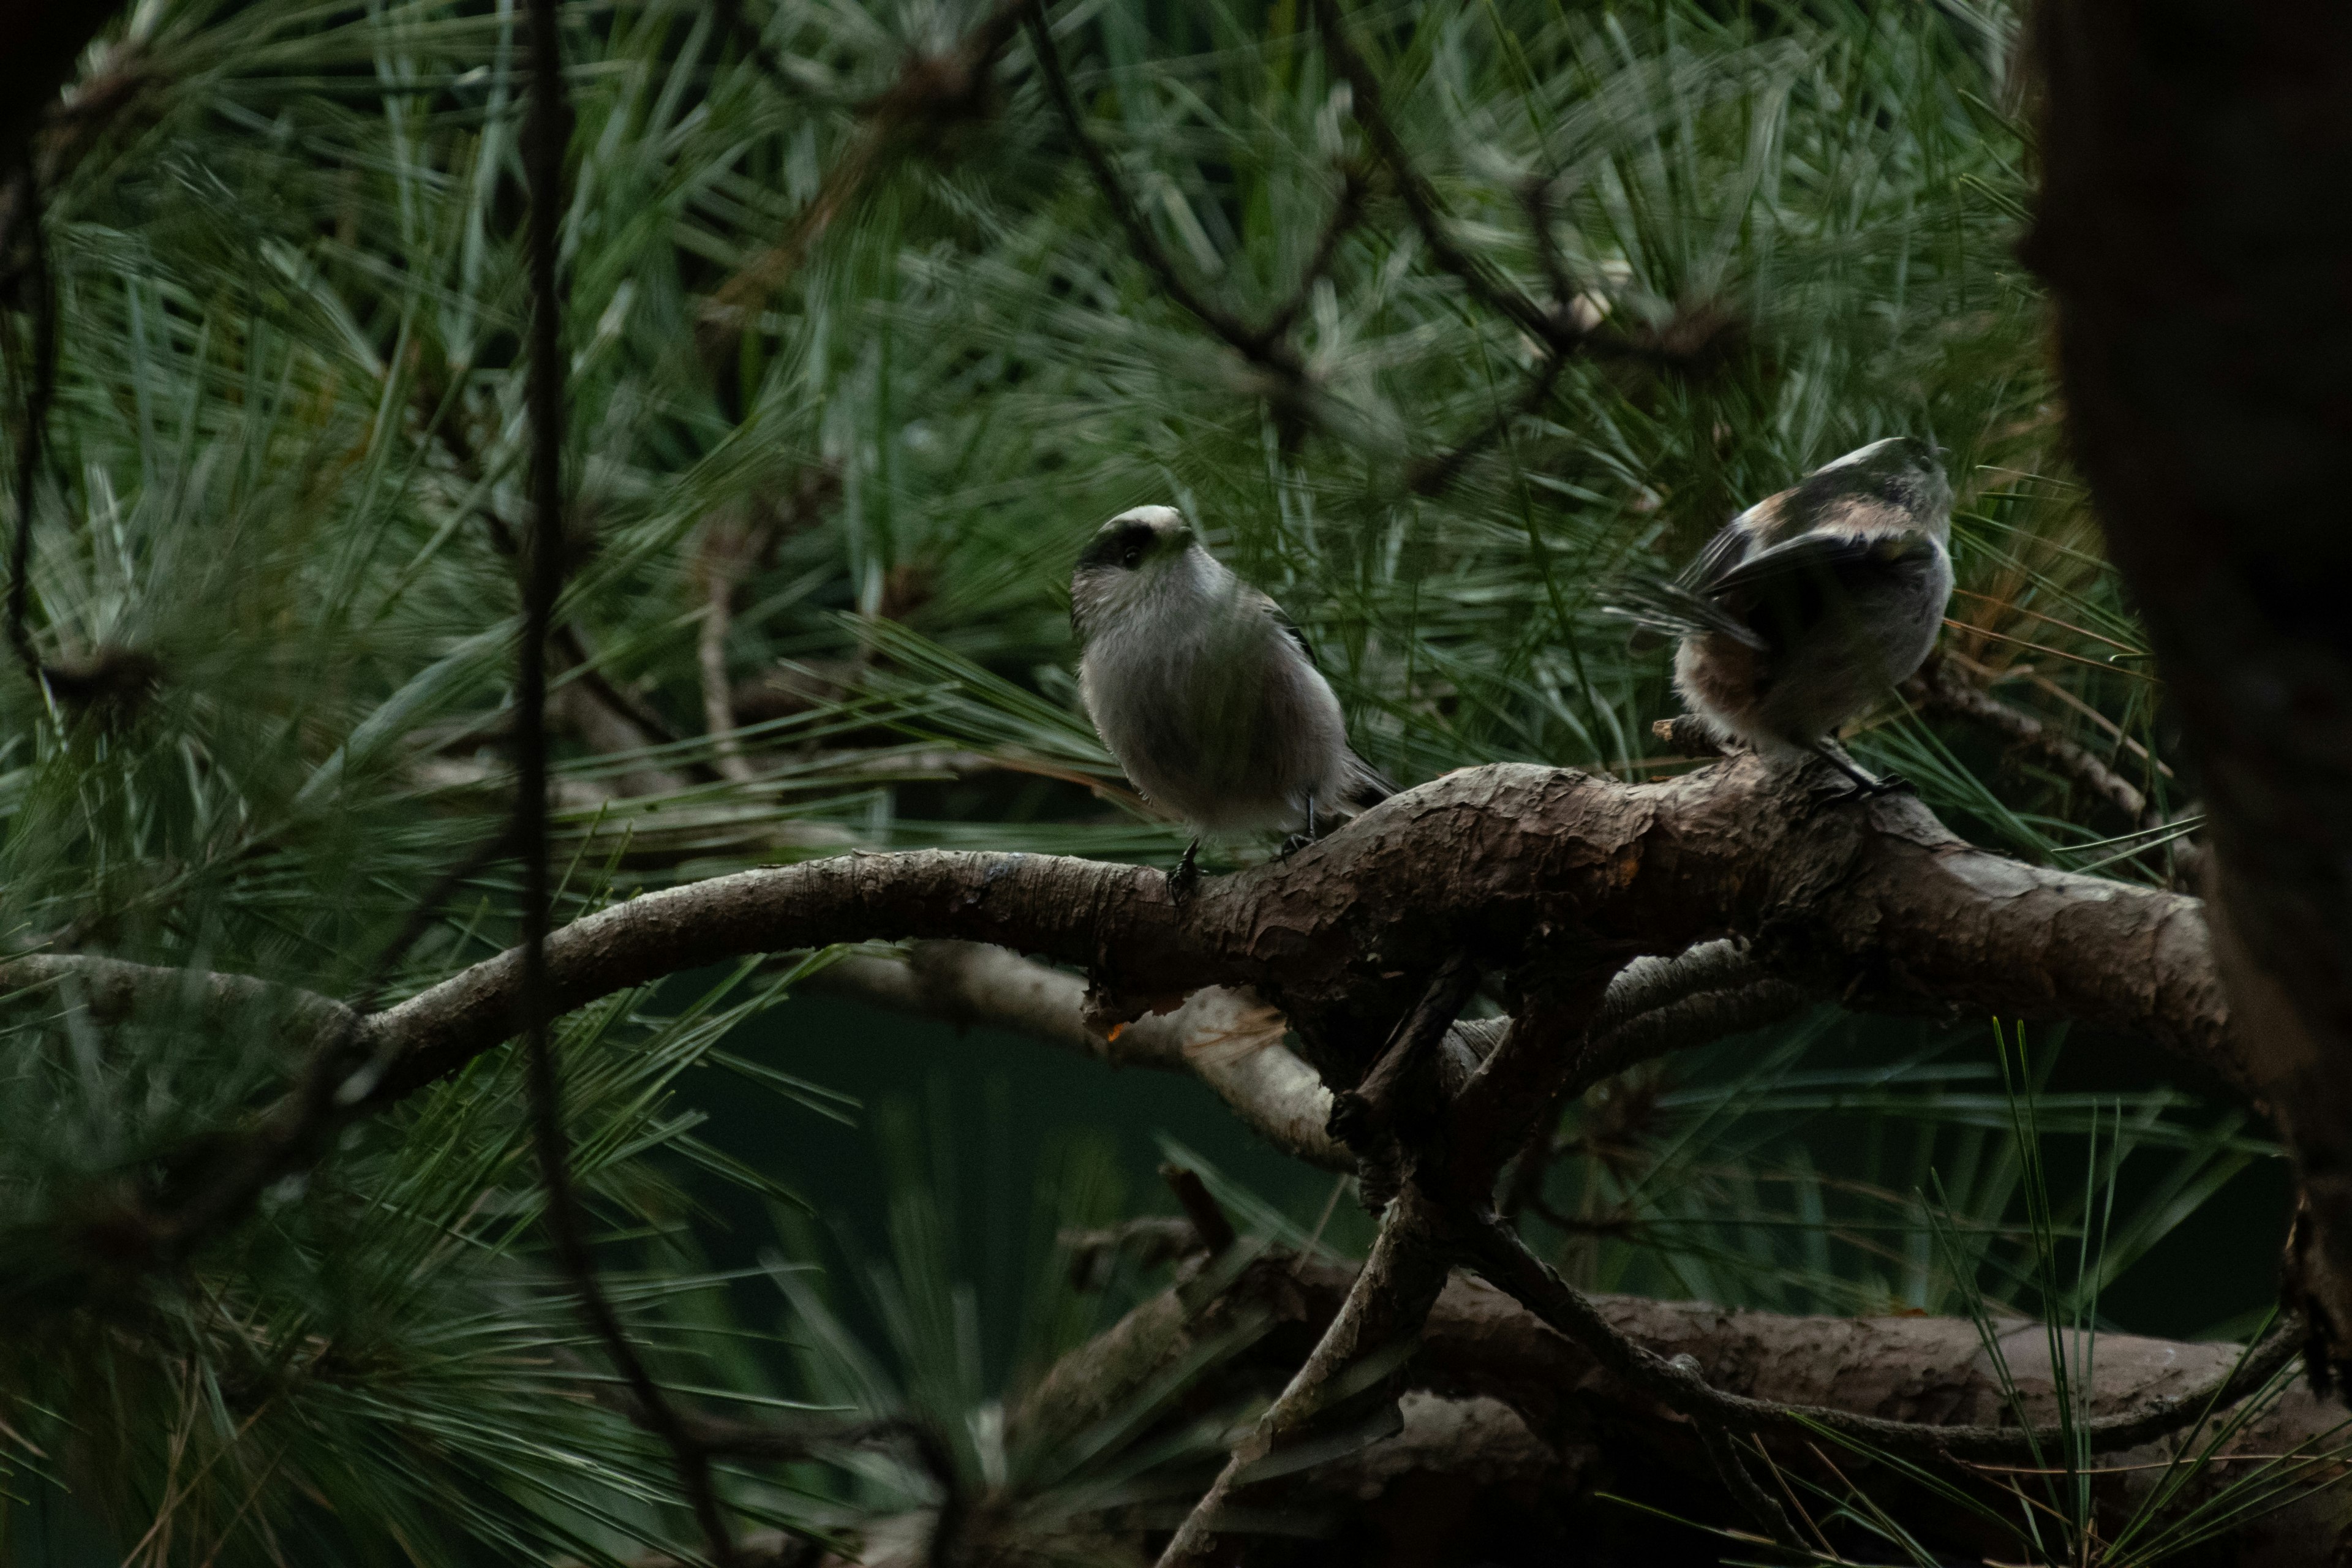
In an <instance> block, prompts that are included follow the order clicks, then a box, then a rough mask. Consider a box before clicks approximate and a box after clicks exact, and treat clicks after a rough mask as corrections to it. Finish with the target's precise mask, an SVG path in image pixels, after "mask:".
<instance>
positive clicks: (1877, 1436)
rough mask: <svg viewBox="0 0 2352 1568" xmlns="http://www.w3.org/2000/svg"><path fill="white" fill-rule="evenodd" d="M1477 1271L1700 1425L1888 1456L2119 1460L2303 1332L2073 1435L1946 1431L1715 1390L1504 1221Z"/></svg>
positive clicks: (2247, 1389)
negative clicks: (2121, 1452)
mask: <svg viewBox="0 0 2352 1568" xmlns="http://www.w3.org/2000/svg"><path fill="white" fill-rule="evenodd" d="M1466 1234H1467V1238H1468V1241H1469V1246H1470V1250H1471V1256H1472V1258H1473V1259H1474V1261H1475V1266H1476V1268H1477V1269H1478V1272H1479V1273H1480V1274H1482V1275H1483V1276H1485V1277H1486V1279H1487V1280H1488V1281H1490V1282H1491V1283H1492V1284H1494V1285H1495V1287H1496V1289H1500V1290H1503V1291H1505V1292H1506V1293H1507V1294H1508V1295H1510V1296H1511V1297H1512V1298H1514V1299H1515V1300H1517V1301H1518V1302H1519V1303H1520V1304H1521V1305H1522V1306H1524V1307H1526V1308H1527V1309H1528V1310H1529V1311H1531V1312H1533V1313H1535V1315H1536V1316H1537V1317H1538V1318H1540V1319H1542V1320H1543V1321H1544V1322H1546V1323H1547V1324H1549V1326H1550V1327H1552V1328H1553V1329H1555V1330H1557V1331H1559V1332H1560V1333H1563V1334H1566V1335H1567V1336H1568V1337H1569V1338H1570V1339H1572V1340H1574V1341H1575V1342H1577V1343H1579V1344H1580V1345H1582V1346H1583V1347H1584V1348H1585V1350H1586V1351H1588V1352H1591V1355H1592V1357H1593V1359H1594V1360H1596V1361H1598V1362H1599V1363H1601V1365H1603V1366H1605V1367H1607V1368H1608V1369H1609V1371H1610V1372H1611V1373H1612V1374H1613V1375H1615V1376H1617V1377H1619V1378H1622V1379H1623V1380H1624V1381H1625V1382H1626V1383H1627V1384H1631V1385H1632V1386H1633V1387H1635V1388H1638V1389H1640V1390H1642V1391H1643V1393H1645V1394H1650V1395H1651V1396H1652V1397H1654V1398H1655V1399H1657V1400H1659V1401H1660V1402H1662V1403H1664V1405H1668V1406H1670V1407H1671V1408H1673V1409H1675V1410H1676V1411H1679V1412H1680V1413H1682V1414H1683V1415H1686V1416H1688V1417H1690V1418H1691V1419H1692V1420H1694V1421H1711V1422H1714V1423H1716V1424H1717V1425H1718V1426H1724V1427H1727V1428H1729V1429H1730V1430H1732V1431H1735V1432H1769V1431H1780V1432H1784V1433H1788V1434H1790V1435H1795V1436H1803V1435H1806V1434H1809V1433H1815V1432H1819V1431H1821V1430H1828V1431H1832V1432H1836V1433H1838V1434H1839V1435H1841V1436H1846V1437H1850V1438H1853V1440H1854V1441H1856V1442H1858V1443H1862V1444H1866V1445H1870V1446H1872V1447H1879V1448H1884V1449H1886V1450H1889V1451H1891V1452H1895V1453H1904V1454H1911V1455H1915V1456H1918V1457H1923V1458H1958V1459H1975V1460H2010V1461H2015V1462H2031V1463H2034V1464H2040V1463H2042V1462H2043V1460H2044V1458H2045V1457H2046V1456H2048V1455H2052V1454H2056V1453H2063V1452H2064V1451H2065V1450H2064V1445H2065V1444H2066V1443H2068V1442H2069V1441H2074V1442H2076V1443H2080V1444H2084V1445H2087V1451H2088V1452H2091V1453H2112V1452H2114V1451H2115V1450H2116V1449H2119V1448H2134V1447H2138V1446H2140V1445H2141V1444H2143V1443H2151V1442H2154V1441H2155V1440H2156V1439H2158V1438H2159V1437H2163V1436H2169V1435H2170V1434H2172V1433H2175V1432H2178V1431H2180V1430H2181V1429H2183V1428H2184V1427H2189V1426H2195V1425H2197V1424H2198V1423H2199V1422H2200V1421H2202V1420H2203V1419H2205V1417H2206V1416H2208V1415H2213V1414H2215V1413H2217V1412H2219V1411H2221V1410H2224V1409H2227V1408H2228V1407H2229V1406H2231V1405H2235V1404H2237V1403H2238V1402H2239V1401H2240V1400H2242V1399H2244V1398H2245V1397H2246V1396H2247V1395H2249V1394H2253V1393H2254V1392H2256V1391H2257V1390H2259V1389H2261V1388H2262V1387H2263V1386H2264V1385H2265V1384H2268V1383H2269V1382H2270V1381H2271V1380H2272V1379H2273V1378H2274V1377H2275V1376H2277V1375H2278V1373H2279V1372H2280V1370H2281V1369H2283V1368H2284V1367H2285V1366H2286V1364H2287V1363H2289V1362H2292V1361H2293V1360H2294V1358H2295V1356H2296V1354H2297V1353H2298V1352H2300V1350H2301V1349H2302V1330H2301V1327H2300V1325H2298V1324H2295V1323H2293V1322H2288V1323H2283V1324H2281V1325H2280V1326H2279V1327H2278V1328H2277V1329H2276V1330H2274V1331H2273V1332H2272V1334H2271V1336H2270V1337H2269V1338H2268V1339H2267V1340H2265V1341H2264V1342H2263V1343H2262V1344H2261V1345H2259V1346H2257V1347H2255V1349H2254V1350H2253V1351H2252V1352H2250V1353H2249V1354H2247V1355H2246V1356H2245V1357H2244V1358H2243V1359H2242V1361H2240V1362H2239V1363H2237V1364H2236V1365H2235V1366H2233V1367H2231V1369H2230V1370H2229V1371H2228V1372H2226V1373H2223V1374H2222V1375H2221V1376H2220V1377H2218V1378H2217V1379H2215V1380H2214V1381H2213V1382H2212V1383H2211V1384H2207V1385H2206V1386H2204V1387H2201V1388H2198V1389H2193V1390H2190V1391H2189V1393H2187V1394H2182V1395H2180V1396H2179V1397H2178V1398H2176V1399H2169V1400H2166V1401H2163V1402H2160V1403H2158V1405H2155V1406H2153V1407H2151V1408H2149V1409H2147V1410H2142V1411H2137V1412H2134V1413H2132V1414H2129V1415H2106V1416H2102V1417H2099V1418H2098V1419H2096V1420H2093V1421H2089V1422H2085V1423H2082V1424H2080V1425H2078V1426H2075V1427H2074V1430H2073V1432H2072V1434H2071V1435H2070V1434H2069V1432H2068V1431H2067V1429H2065V1428H2063V1427H2061V1426H2043V1427H2031V1428H2029V1427H2006V1426H1957V1427H1956V1426H1930V1425H1927V1424H1924V1423H1919V1422H1911V1421H1887V1420H1884V1419H1881V1418H1879V1417H1877V1416H1873V1415H1856V1414H1855V1413H1853V1412H1852V1411H1848V1410H1841V1409H1834V1408H1832V1407H1829V1406H1825V1405H1813V1406H1800V1405H1782V1404H1779V1403H1776V1402H1774V1401H1771V1400H1765V1399H1755V1398H1751V1397H1749V1396H1748V1395H1745V1394H1726V1393H1724V1392H1722V1391H1721V1390H1719V1389H1716V1388H1713V1387H1710V1386H1709V1385H1708V1384H1707V1382H1706V1378H1705V1377H1704V1376H1702V1375H1701V1374H1700V1373H1699V1370H1698V1365H1697V1363H1696V1361H1695V1360H1690V1361H1685V1358H1681V1357H1676V1358H1675V1359H1673V1360H1669V1359H1668V1358H1666V1357H1664V1356H1662V1355H1660V1354H1658V1353H1657V1352H1655V1351H1653V1350H1651V1349H1649V1348H1648V1347H1647V1346H1645V1345H1643V1344H1640V1343H1638V1342H1635V1341H1634V1340H1633V1339H1632V1338H1630V1337H1629V1336H1627V1335H1626V1334H1624V1333H1622V1332H1621V1331H1619V1330H1618V1329H1617V1328H1616V1326H1615V1325H1614V1324H1612V1323H1611V1322H1610V1321H1609V1320H1608V1319H1607V1317H1606V1316H1604V1315H1603V1314H1602V1313H1601V1310H1600V1309H1599V1308H1597V1307H1596V1306H1594V1304H1593V1303H1592V1300H1591V1298H1589V1297H1587V1296H1586V1295H1585V1294H1584V1293H1583V1292H1582V1291H1580V1290H1579V1289H1576V1288H1575V1287H1574V1286H1572V1285H1570V1284H1569V1283H1568V1282H1567V1281H1566V1280H1564V1279H1560V1277H1559V1275H1557V1274H1555V1273H1553V1272H1552V1270H1551V1268H1549V1266H1548V1265H1546V1264H1545V1263H1544V1262H1543V1261H1542V1260H1541V1259H1539V1258H1537V1257H1536V1256H1535V1254H1533V1253H1532V1252H1529V1251H1528V1248H1527V1245H1526V1244H1525V1243H1524V1242H1522V1241H1521V1240H1520V1239H1519V1238H1518V1237H1517V1235H1516V1234H1515V1233H1514V1232H1512V1231H1511V1230H1510V1229H1509V1227H1507V1226H1505V1225H1503V1224H1502V1223H1501V1222H1500V1221H1498V1220H1494V1219H1491V1218H1490V1219H1487V1220H1485V1221H1482V1222H1479V1223H1477V1224H1476V1225H1475V1226H1474V1227H1467V1229H1466Z"/></svg>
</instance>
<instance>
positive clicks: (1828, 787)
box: [1813, 773, 1919, 805]
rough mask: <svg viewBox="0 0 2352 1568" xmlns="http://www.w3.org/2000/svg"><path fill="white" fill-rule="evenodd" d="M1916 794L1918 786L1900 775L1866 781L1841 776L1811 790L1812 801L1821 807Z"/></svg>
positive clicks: (1889, 775)
mask: <svg viewBox="0 0 2352 1568" xmlns="http://www.w3.org/2000/svg"><path fill="white" fill-rule="evenodd" d="M1918 793H1919V786H1918V785H1917V784H1913V783H1912V782H1911V781H1910V780H1909V779H1906V778H1905V777H1904V776H1903V775H1902V774H1901V773H1883V774H1881V775H1880V776H1879V777H1877V778H1874V779H1870V780H1868V781H1864V780H1862V779H1854V778H1845V777H1843V776H1841V777H1838V778H1835V779H1829V780H1824V781H1823V782H1822V784H1818V785H1816V786H1815V787H1814V790H1813V795H1814V799H1815V800H1816V801H1817V802H1819V804H1821V805H1844V804H1845V803H1846V802H1848V801H1851V800H1875V799H1877V798H1878V797H1879V796H1880V795H1917V794H1918Z"/></svg>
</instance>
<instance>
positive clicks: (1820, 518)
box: [1606, 436, 1952, 795]
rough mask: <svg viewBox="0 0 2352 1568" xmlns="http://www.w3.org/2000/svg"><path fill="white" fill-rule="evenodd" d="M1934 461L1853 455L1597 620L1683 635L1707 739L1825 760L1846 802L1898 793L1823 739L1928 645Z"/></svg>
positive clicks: (1796, 758)
mask: <svg viewBox="0 0 2352 1568" xmlns="http://www.w3.org/2000/svg"><path fill="white" fill-rule="evenodd" d="M1937 459H1938V454H1937V450H1936V448H1935V447H1932V446H1930V445H1929V444H1928V443H1927V442H1925V441H1920V440H1916V439H1915V438H1913V437H1908V436H1892V437H1887V438H1886V439H1885V440H1884V441H1874V442H1872V443H1871V444H1870V445H1869V446H1867V447H1860V448H1858V449H1856V450H1854V451H1852V452H1848V453H1847V454H1846V455H1845V456H1844V457H1843V458H1838V459H1837V460H1836V461H1834V462H1831V463H1825V464H1823V465H1822V467H1820V468H1816V469H1814V470H1813V471H1812V472H1811V473H1810V474H1808V475H1806V476H1805V477H1804V479H1801V481H1799V482H1798V483H1797V484H1796V485H1795V486H1794V487H1792V488H1791V489H1785V490H1782V491H1781V492H1780V494H1778V495H1776V496H1771V497H1769V498H1768V499H1766V500H1760V501H1758V502H1757V503H1756V504H1755V505H1754V506H1751V507H1749V508H1748V510H1746V511H1743V512H1741V513H1740V514H1739V515H1738V517H1735V518H1733V519H1732V520H1731V521H1729V522H1728V523H1727V524H1725V525H1724V527H1723V530H1722V531H1720V532H1719V533H1717V535H1716V536H1715V538H1714V539H1713V540H1711V541H1709V542H1708V543H1707V546H1706V549H1705V550H1703V551H1701V552H1699V556H1698V559H1697V560H1696V561H1694V562H1692V563H1691V564H1690V566H1689V567H1688V568H1687V569H1685V571H1684V572H1683V574H1682V575H1680V576H1679V577H1675V578H1673V579H1671V580H1669V579H1667V578H1664V577H1662V576H1654V575H1650V576H1644V575H1638V574H1637V575H1633V576H1630V577H1628V578H1627V579H1625V580H1624V582H1623V583H1622V584H1621V586H1620V589H1619V598H1620V602H1619V603H1618V604H1615V605H1611V606H1609V607H1608V610H1607V612H1606V613H1608V614H1611V615H1614V616H1622V617H1624V618H1625V619H1628V620H1631V621H1634V622H1636V623H1638V624H1639V625H1640V626H1642V627H1643V628H1644V629H1645V630H1646V631H1648V632H1651V633H1654V634H1663V635H1664V636H1666V637H1680V638H1681V639H1682V647H1681V649H1680V651H1679V652H1677V653H1676V654H1675V689H1676V690H1677V691H1679V692H1680V693H1681V694H1682V698H1683V700H1684V702H1685V704H1686V705H1688V707H1689V708H1690V710H1691V711H1692V712H1693V713H1695V714H1696V715H1697V716H1698V717H1699V718H1700V719H1701V720H1703V721H1706V724H1707V725H1708V726H1709V727H1710V728H1711V729H1713V730H1714V731H1715V732H1716V734H1717V737H1718V738H1720V739H1727V740H1738V741H1744V742H1747V743H1748V745H1749V746H1751V747H1753V748H1754V749H1755V750H1756V751H1758V752H1761V753H1762V754H1763V755H1765V756H1766V757H1768V758H1771V759H1774V760H1776V761H1780V762H1784V763H1795V762H1801V761H1804V760H1806V759H1807V758H1809V757H1816V756H1817V757H1820V758H1822V759H1823V760H1824V761H1826V762H1828V763H1830V764H1831V765H1832V766H1833V767H1835V768H1837V769H1838V771H1839V772H1841V773H1844V774H1845V775H1846V777H1847V778H1848V779H1850V780H1852V781H1853V785H1854V788H1853V794H1855V795H1876V794H1879V793H1881V792H1882V791H1885V790H1889V789H1899V788H1903V787H1905V786H1904V784H1903V781H1902V780H1901V779H1899V778H1896V777H1895V776H1894V775H1893V774H1889V775H1888V776H1887V777H1885V778H1884V779H1874V778H1872V777H1870V776H1869V775H1868V774H1867V773H1864V772H1863V771H1862V770H1861V769H1859V768H1857V767H1855V766H1854V765H1853V763H1852V762H1851V761H1849V760H1847V759H1846V758H1845V757H1844V756H1843V755H1841V754H1840V752H1839V751H1838V749H1837V748H1836V747H1835V746H1833V745H1832V744H1831V743H1830V737H1831V736H1832V734H1833V733H1834V732H1835V731H1836V730H1837V728H1838V726H1839V725H1841V724H1843V723H1844V722H1845V721H1847V720H1848V719H1851V718H1853V716H1854V715H1855V714H1857V713H1859V712H1861V711H1862V710H1864V709H1865V708H1868V707H1869V706H1870V705H1871V704H1872V703H1873V702H1874V701H1876V700H1878V699H1879V698H1880V697H1881V696H1883V695H1884V694H1885V692H1886V690H1887V689H1889V688H1890V687H1893V686H1894V685H1895V684H1896V683H1897V682H1898V681H1901V680H1903V679H1906V677H1908V676H1909V675H1910V674H1911V672H1912V671H1913V670H1915V669H1916V668H1919V664H1920V661H1921V660H1923V659H1925V658H1927V650H1928V649H1929V648H1931V647H1934V646H1935V643H1936V633H1937V629H1938V628H1939V627H1940V626H1942V624H1943V616H1944V604H1945V601H1946V600H1948V599H1949V598H1950V597H1951V594H1952V558H1951V555H1950V552H1949V551H1948V548H1947V545H1948V541H1949V540H1950V538H1951V531H1952V487H1951V484H1950V482H1949V481H1948V479H1945V477H1944V470H1943V466H1942V464H1941V463H1940V462H1939V461H1938V460H1937ZM1636 640H1637V644H1638V643H1639V641H1640V640H1641V634H1639V633H1637V634H1636Z"/></svg>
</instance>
